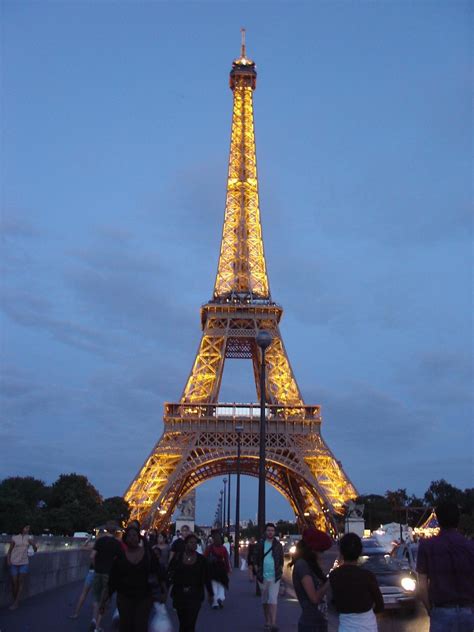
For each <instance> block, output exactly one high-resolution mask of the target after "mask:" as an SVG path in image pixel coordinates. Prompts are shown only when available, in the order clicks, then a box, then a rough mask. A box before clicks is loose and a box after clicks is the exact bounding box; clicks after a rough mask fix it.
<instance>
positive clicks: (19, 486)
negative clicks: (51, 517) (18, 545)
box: [0, 476, 50, 533]
mask: <svg viewBox="0 0 474 632" xmlns="http://www.w3.org/2000/svg"><path fill="white" fill-rule="evenodd" d="M49 495H50V488H49V487H47V486H46V484H45V483H44V482H43V481H40V480H38V479H36V478H33V477H32V476H25V477H21V476H12V477H10V478H5V479H4V480H3V481H1V482H0V532H5V533H18V532H19V531H21V529H23V527H24V526H25V525H27V524H29V525H30V526H31V530H32V531H34V532H36V533H38V532H41V531H42V530H43V529H44V524H45V520H46V518H45V511H44V505H45V504H46V502H47V500H48V499H49Z"/></svg>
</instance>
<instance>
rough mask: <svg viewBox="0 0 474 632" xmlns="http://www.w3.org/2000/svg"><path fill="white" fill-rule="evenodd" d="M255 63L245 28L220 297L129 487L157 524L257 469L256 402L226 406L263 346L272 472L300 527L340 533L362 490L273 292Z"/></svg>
mask: <svg viewBox="0 0 474 632" xmlns="http://www.w3.org/2000/svg"><path fill="white" fill-rule="evenodd" d="M256 77H257V73H256V70H255V63H254V62H253V61H252V60H251V59H249V58H248V57H247V55H246V49H245V32H243V34H242V48H241V55H240V57H239V58H237V59H236V60H234V62H233V64H232V70H231V72H230V87H231V89H232V91H233V95H234V107H233V116H232V133H231V144H230V159H229V172H228V180H227V198H226V208H225V215H224V226H223V231H222V243H221V250H220V256H219V262H218V268H217V276H216V281H215V286H214V293H213V298H212V299H211V300H210V301H209V302H208V303H206V304H205V305H203V306H202V308H201V324H202V329H203V334H202V338H201V342H200V344H199V347H198V350H197V354H196V359H195V361H194V364H193V366H192V369H191V373H190V375H189V378H188V380H187V382H186V385H185V387H184V390H183V393H182V396H181V399H180V402H179V403H177V404H168V403H167V404H165V410H164V433H163V435H162V437H161V438H160V439H159V441H158V442H157V444H156V445H155V447H154V448H153V450H152V452H151V454H150V456H149V457H148V459H147V460H146V462H145V464H144V466H143V467H142V469H141V470H140V472H139V473H138V474H137V476H136V478H135V479H134V481H133V482H132V484H131V485H130V487H129V489H128V490H127V492H126V494H125V498H126V500H127V501H128V502H129V503H130V505H131V507H132V518H136V519H138V520H140V521H141V522H143V523H144V524H148V525H152V524H153V525H154V526H156V527H160V526H162V525H164V524H166V523H167V522H168V521H169V520H170V519H171V515H172V513H173V511H174V508H175V507H176V505H177V503H178V501H179V499H180V498H181V497H182V496H184V495H186V494H187V493H189V492H190V491H191V490H192V489H194V488H195V487H196V486H197V485H199V484H200V483H202V482H203V481H205V480H207V479H209V478H213V477H215V476H221V475H223V474H225V473H228V472H235V471H236V468H237V431H236V427H242V428H243V430H242V431H241V435H240V436H241V473H242V474H248V475H250V476H258V452H259V418H260V407H259V405H258V404H225V403H219V401H218V398H219V389H220V385H221V379H222V374H223V370H224V363H225V361H226V359H236V358H240V359H248V360H252V364H253V371H254V376H255V384H256V389H257V395H258V396H260V393H259V375H260V368H261V353H260V350H259V349H258V347H257V344H256V336H257V334H258V333H259V331H262V330H264V331H267V332H268V333H269V334H270V335H271V337H272V342H271V344H270V346H269V347H268V348H267V350H266V384H265V389H266V401H267V407H266V415H265V417H266V423H267V430H266V464H265V465H266V479H267V481H268V482H269V483H271V484H272V485H273V486H274V487H275V488H276V489H278V490H279V491H280V492H281V493H282V494H283V495H284V496H285V497H286V498H287V499H288V501H289V502H290V504H291V506H292V507H293V509H294V511H295V514H296V515H297V516H298V520H299V522H300V523H301V525H304V524H315V525H317V526H319V527H321V528H325V529H329V530H330V531H334V530H335V528H336V523H337V520H338V516H339V515H340V514H341V513H342V511H343V507H344V503H345V502H346V501H347V500H349V499H351V498H354V497H355V496H356V495H357V492H356V490H355V488H354V487H353V485H352V484H351V482H350V481H349V479H348V477H347V476H346V474H345V472H344V470H343V469H342V466H341V464H340V462H338V461H337V460H336V459H335V458H334V455H333V454H332V453H331V451H330V450H329V448H328V447H327V445H326V444H325V442H324V441H323V439H322V437H321V432H320V426H321V415H320V408H319V406H316V405H313V406H308V405H306V404H305V403H304V401H303V398H302V396H301V393H300V390H299V388H298V385H297V383H296V380H295V377H294V375H293V371H292V369H291V365H290V362H289V360H288V356H287V354H286V350H285V347H284V344H283V340H282V337H281V334H280V329H279V322H280V319H281V316H282V314H283V310H282V308H281V307H280V306H279V305H277V304H276V303H274V302H273V301H272V299H271V295H270V287H269V283H268V277H267V270H266V264H265V256H264V250H263V239H262V228H261V223H260V208H259V199H258V179H257V163H256V151H255V135H254V121H253V103H252V99H253V91H254V90H255V87H256Z"/></svg>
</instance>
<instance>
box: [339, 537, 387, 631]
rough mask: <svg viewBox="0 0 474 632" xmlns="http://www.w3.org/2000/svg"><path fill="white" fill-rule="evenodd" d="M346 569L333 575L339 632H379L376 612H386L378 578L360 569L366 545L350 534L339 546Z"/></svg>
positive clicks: (343, 567) (341, 569)
mask: <svg viewBox="0 0 474 632" xmlns="http://www.w3.org/2000/svg"><path fill="white" fill-rule="evenodd" d="M339 549H340V551H341V556H342V559H343V563H342V565H340V566H339V567H338V568H336V569H335V570H333V571H332V573H331V574H330V575H329V582H330V584H331V589H332V595H333V599H334V603H335V606H336V610H337V611H338V612H339V630H338V632H377V620H376V618H375V614H374V611H375V612H382V610H383V597H382V593H381V592H380V589H379V587H378V584H377V580H376V578H375V575H374V574H373V573H371V572H370V571H368V570H366V569H364V568H360V567H359V566H358V565H357V560H358V559H359V557H360V554H361V553H362V542H361V539H360V538H359V536H358V535H356V534H355V533H346V535H345V536H344V537H343V538H342V539H341V541H340V543H339Z"/></svg>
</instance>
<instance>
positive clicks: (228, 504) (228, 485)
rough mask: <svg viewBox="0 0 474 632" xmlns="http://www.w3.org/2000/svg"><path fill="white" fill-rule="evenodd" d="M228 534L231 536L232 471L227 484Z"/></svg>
mask: <svg viewBox="0 0 474 632" xmlns="http://www.w3.org/2000/svg"><path fill="white" fill-rule="evenodd" d="M227 536H228V537H230V472H229V482H228V484H227Z"/></svg>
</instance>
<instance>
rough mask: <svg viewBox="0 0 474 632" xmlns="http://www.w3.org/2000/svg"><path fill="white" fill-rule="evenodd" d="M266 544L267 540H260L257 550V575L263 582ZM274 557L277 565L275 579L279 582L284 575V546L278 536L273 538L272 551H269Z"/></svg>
mask: <svg viewBox="0 0 474 632" xmlns="http://www.w3.org/2000/svg"><path fill="white" fill-rule="evenodd" d="M264 545H265V540H260V542H259V543H258V548H257V550H256V556H255V560H256V575H257V579H258V581H259V582H263V556H264ZM268 555H271V556H272V557H273V563H274V565H275V581H276V582H277V581H278V580H279V579H281V576H282V575H283V561H284V556H283V547H282V545H281V542H279V541H278V540H277V539H276V538H273V541H272V551H271V553H268Z"/></svg>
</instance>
